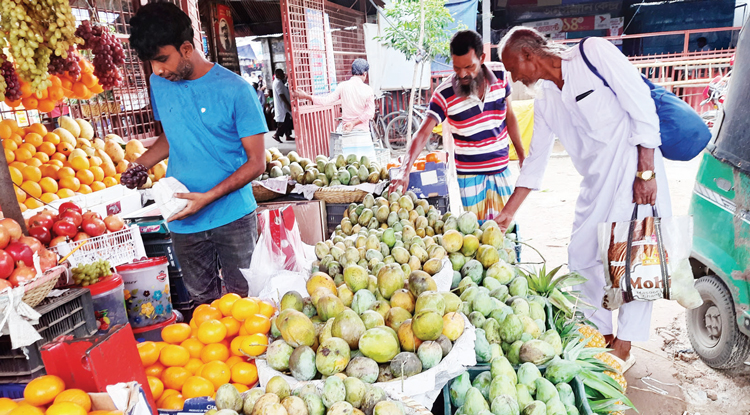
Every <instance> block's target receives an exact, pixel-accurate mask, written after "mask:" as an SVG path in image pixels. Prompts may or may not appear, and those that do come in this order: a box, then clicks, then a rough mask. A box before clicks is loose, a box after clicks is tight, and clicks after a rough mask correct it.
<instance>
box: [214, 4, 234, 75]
mask: <svg viewBox="0 0 750 415" xmlns="http://www.w3.org/2000/svg"><path fill="white" fill-rule="evenodd" d="M213 20H214V28H213V29H214V44H215V45H216V62H217V63H218V64H219V65H221V66H223V67H225V68H227V69H229V70H230V71H233V72H236V73H240V60H239V58H238V57H237V44H236V43H235V41H234V22H233V21H232V12H231V10H230V9H229V6H226V5H224V4H216V11H215V15H214V19H213Z"/></svg>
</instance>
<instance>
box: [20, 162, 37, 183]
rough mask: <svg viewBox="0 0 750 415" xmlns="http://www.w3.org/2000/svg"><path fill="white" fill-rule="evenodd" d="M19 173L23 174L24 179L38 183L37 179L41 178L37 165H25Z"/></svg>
mask: <svg viewBox="0 0 750 415" xmlns="http://www.w3.org/2000/svg"><path fill="white" fill-rule="evenodd" d="M21 173H22V174H23V179H24V180H29V181H32V182H37V183H38V182H39V180H41V179H42V171H41V170H39V167H34V166H26V167H24V168H23V170H21Z"/></svg>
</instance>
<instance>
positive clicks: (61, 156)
mask: <svg viewBox="0 0 750 415" xmlns="http://www.w3.org/2000/svg"><path fill="white" fill-rule="evenodd" d="M49 159H50V160H55V161H57V162H59V163H60V164H59V166H60V167H65V165H64V164H63V162H64V161H68V158H67V157H66V156H65V154H63V153H55V154H53V155H51V156H50V157H49Z"/></svg>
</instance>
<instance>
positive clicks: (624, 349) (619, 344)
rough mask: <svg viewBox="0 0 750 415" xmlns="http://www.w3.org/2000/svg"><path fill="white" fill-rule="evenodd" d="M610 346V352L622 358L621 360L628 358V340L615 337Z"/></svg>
mask: <svg viewBox="0 0 750 415" xmlns="http://www.w3.org/2000/svg"><path fill="white" fill-rule="evenodd" d="M611 347H612V348H613V349H614V350H612V352H610V353H612V354H613V355H615V356H617V357H619V358H620V359H622V361H623V362H624V361H626V360H628V358H629V357H630V342H629V341H626V340H620V339H618V338H615V339H614V342H613V343H612V346H611Z"/></svg>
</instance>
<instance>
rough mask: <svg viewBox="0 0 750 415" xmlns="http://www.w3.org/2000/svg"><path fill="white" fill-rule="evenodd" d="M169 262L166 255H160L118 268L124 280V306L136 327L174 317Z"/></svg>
mask: <svg viewBox="0 0 750 415" xmlns="http://www.w3.org/2000/svg"><path fill="white" fill-rule="evenodd" d="M167 265H168V261H167V258H166V257H158V258H149V259H146V260H143V261H136V262H134V263H132V264H126V265H120V266H119V267H117V272H118V273H119V274H120V275H122V280H123V282H124V283H125V305H126V307H127V309H128V320H129V321H130V325H131V326H132V327H133V328H134V329H135V328H139V327H146V326H153V325H154V324H159V323H163V322H165V321H167V320H169V319H170V318H172V301H171V299H170V291H169V277H168V274H167Z"/></svg>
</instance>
